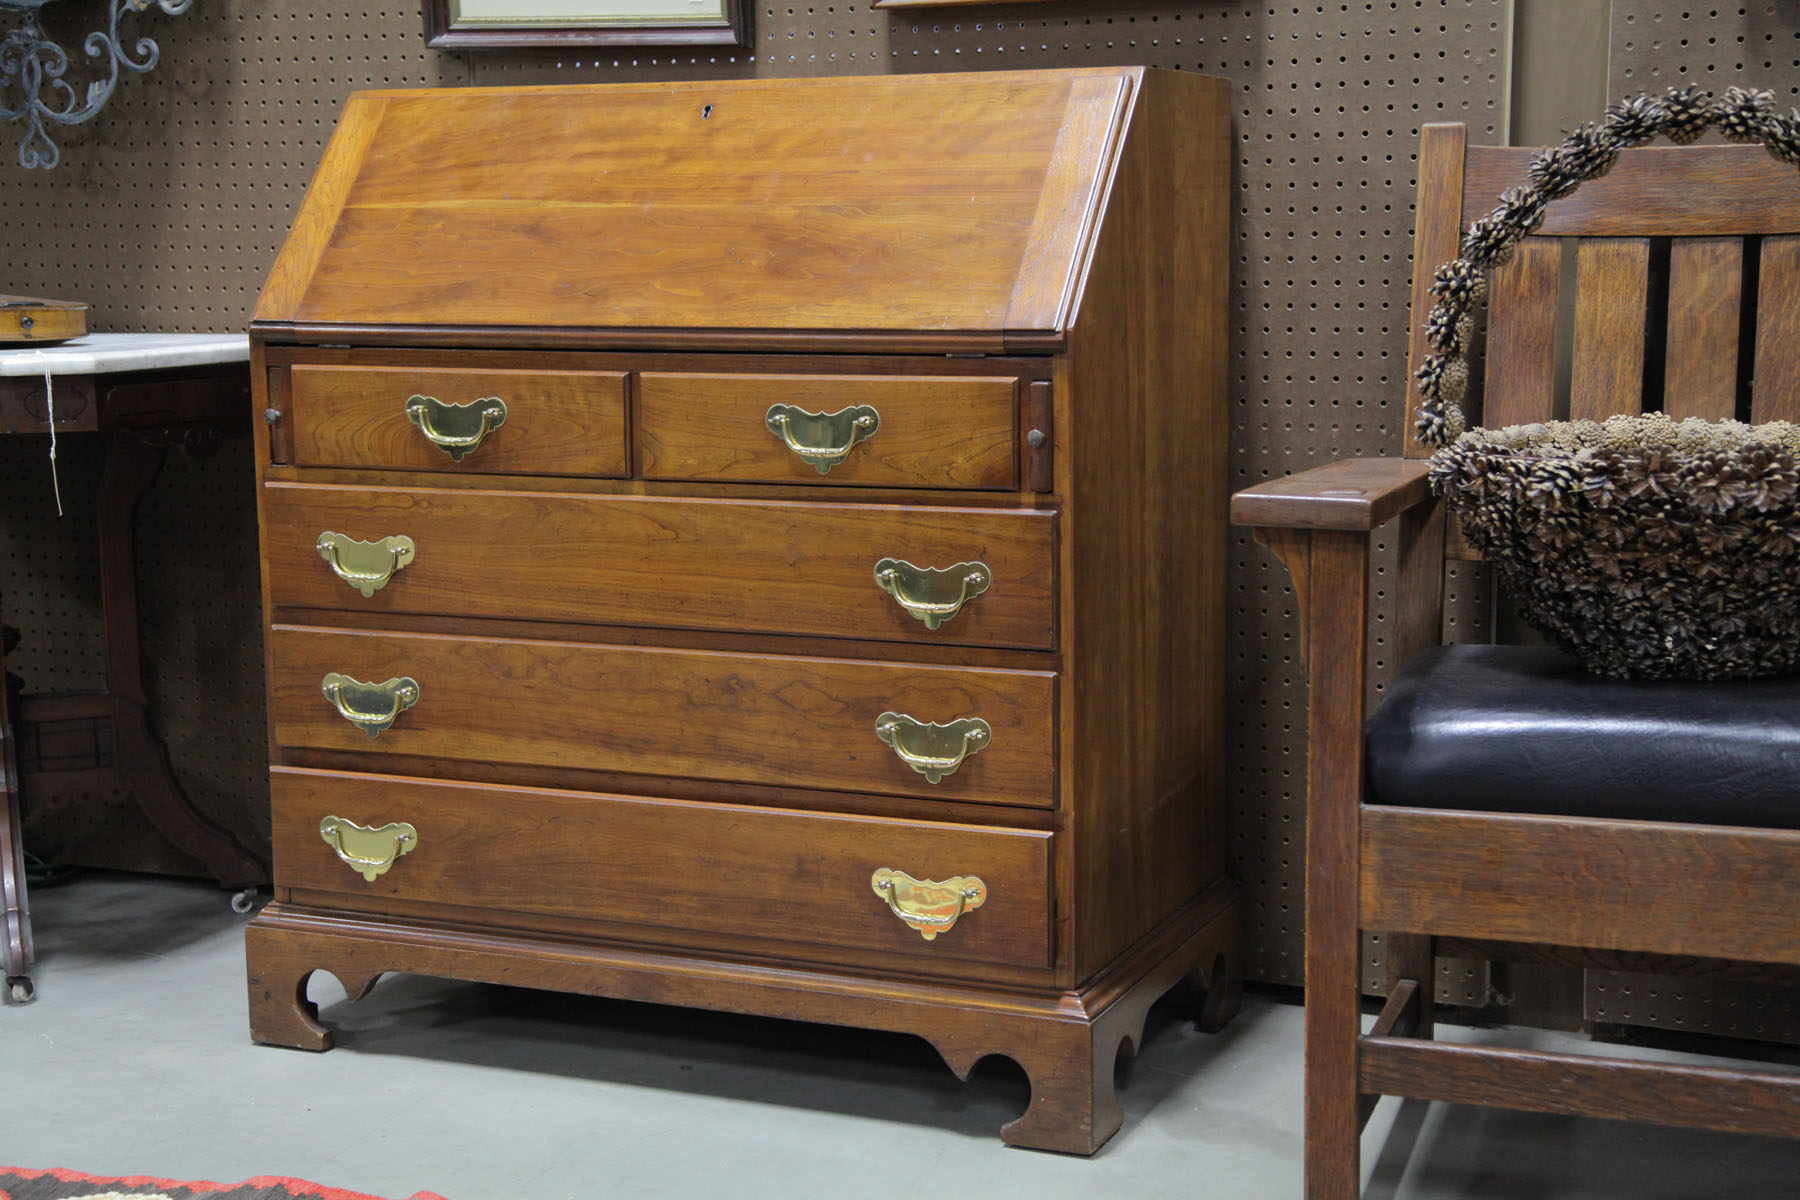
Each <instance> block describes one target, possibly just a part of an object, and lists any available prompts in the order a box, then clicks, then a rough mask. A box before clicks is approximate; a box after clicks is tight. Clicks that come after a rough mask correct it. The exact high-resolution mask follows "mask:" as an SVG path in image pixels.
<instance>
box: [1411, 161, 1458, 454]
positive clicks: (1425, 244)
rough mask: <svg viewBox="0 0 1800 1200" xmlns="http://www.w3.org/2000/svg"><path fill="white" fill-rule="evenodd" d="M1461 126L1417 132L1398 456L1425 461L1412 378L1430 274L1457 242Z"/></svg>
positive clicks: (1423, 349)
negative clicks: (1408, 324) (1403, 404)
mask: <svg viewBox="0 0 1800 1200" xmlns="http://www.w3.org/2000/svg"><path fill="white" fill-rule="evenodd" d="M1468 141H1469V130H1468V127H1467V126H1466V125H1427V126H1425V128H1424V129H1423V130H1421V131H1420V133H1419V203H1418V209H1417V211H1416V212H1415V213H1414V215H1413V282H1412V333H1411V336H1410V337H1409V338H1408V339H1407V354H1406V431H1405V433H1404V434H1403V435H1402V438H1403V440H1402V443H1401V446H1402V450H1401V453H1402V454H1404V455H1405V456H1406V457H1407V458H1426V457H1429V456H1430V454H1431V450H1430V449H1429V448H1428V447H1426V446H1424V445H1423V444H1421V443H1420V441H1419V437H1418V434H1417V433H1416V432H1415V429H1416V425H1415V423H1416V422H1417V420H1418V418H1419V401H1420V396H1419V389H1418V388H1417V387H1416V386H1414V384H1413V375H1414V373H1415V372H1417V371H1418V369H1419V364H1420V363H1421V362H1423V361H1424V360H1425V355H1426V354H1428V353H1429V352H1430V349H1429V347H1427V346H1426V344H1425V314H1426V313H1428V312H1430V311H1431V306H1432V303H1433V302H1434V297H1433V296H1432V294H1431V274H1432V272H1433V271H1435V270H1436V269H1437V267H1438V264H1440V263H1446V262H1449V261H1450V260H1451V259H1453V258H1455V257H1456V253H1457V246H1458V244H1459V242H1460V240H1461V238H1462V194H1463V185H1462V180H1463V160H1464V156H1465V153H1466V151H1467V149H1468Z"/></svg>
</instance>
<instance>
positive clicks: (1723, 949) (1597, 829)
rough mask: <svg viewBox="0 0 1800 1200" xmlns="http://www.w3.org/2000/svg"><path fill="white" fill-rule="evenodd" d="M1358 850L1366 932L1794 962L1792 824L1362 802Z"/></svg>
mask: <svg viewBox="0 0 1800 1200" xmlns="http://www.w3.org/2000/svg"><path fill="white" fill-rule="evenodd" d="M1362 860H1363V877H1362V887H1361V911H1362V918H1363V924H1364V926H1365V927H1367V928H1371V929H1398V930H1410V931H1420V932H1433V933H1438V934H1443V935H1446V936H1461V937H1487V938H1500V939H1503V940H1511V941H1521V942H1546V943H1550V944H1552V945H1572V946H1597V947H1607V948H1610V949H1615V950H1632V951H1644V952H1648V953H1657V954H1693V955H1702V956H1711V957H1731V958H1741V959H1749V960H1752V961H1760V962H1786V963H1800V935H1797V934H1796V932H1795V930H1794V923H1793V921H1792V920H1791V919H1790V917H1789V914H1790V913H1791V912H1792V911H1793V908H1794V906H1795V905H1796V904H1800V833H1792V832H1786V831H1780V830H1755V831H1747V830H1740V829H1732V828H1726V827H1713V826H1704V825H1675V824H1669V823H1659V822H1644V821H1637V822H1634V821H1601V820H1591V819H1587V820H1584V819H1579V818H1573V817H1551V816H1535V815H1525V814H1515V813H1458V812H1446V811H1437V810H1427V809H1409V808H1388V807H1382V806H1371V807H1370V808H1368V810H1367V811H1366V812H1365V814H1364V817H1363V832H1362ZM1524 864H1533V865H1535V866H1537V867H1538V869H1536V870H1525V869H1522V867H1523V865H1524ZM1677 881H1679V883H1678V884H1677Z"/></svg>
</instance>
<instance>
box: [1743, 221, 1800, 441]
mask: <svg viewBox="0 0 1800 1200" xmlns="http://www.w3.org/2000/svg"><path fill="white" fill-rule="evenodd" d="M1755 370H1756V373H1755V380H1754V382H1753V383H1752V385H1751V390H1750V416H1751V420H1753V421H1759V422H1760V421H1800V237H1765V238H1763V240H1762V270H1761V273H1760V275H1759V282H1758V288H1757V302H1756V369H1755Z"/></svg>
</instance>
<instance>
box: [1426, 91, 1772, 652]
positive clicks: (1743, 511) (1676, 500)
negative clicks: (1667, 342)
mask: <svg viewBox="0 0 1800 1200" xmlns="http://www.w3.org/2000/svg"><path fill="white" fill-rule="evenodd" d="M1709 128H1717V129H1718V130H1720V131H1721V132H1722V133H1723V134H1724V135H1725V136H1726V137H1727V138H1728V139H1730V140H1732V141H1738V142H1754V141H1761V142H1763V144H1764V145H1765V146H1766V147H1767V149H1768V151H1769V153H1770V154H1771V155H1772V156H1774V157H1775V158H1776V159H1778V160H1780V161H1783V162H1788V163H1794V164H1796V165H1800V111H1796V112H1793V113H1790V114H1789V115H1788V116H1785V117H1783V116H1777V115H1776V114H1775V112H1774V96H1773V94H1772V93H1770V92H1765V91H1749V90H1746V89H1743V88H1732V89H1731V90H1729V91H1727V92H1726V93H1725V94H1724V95H1723V96H1722V97H1720V98H1719V99H1718V100H1716V101H1715V100H1714V99H1713V98H1712V97H1711V96H1709V95H1707V94H1706V93H1704V92H1701V91H1698V90H1697V89H1694V88H1691V87H1689V88H1678V89H1674V90H1671V91H1669V92H1668V93H1666V94H1665V95H1663V96H1636V97H1633V98H1631V99H1628V100H1623V101H1620V102H1619V103H1617V104H1615V105H1613V106H1612V107H1611V108H1609V109H1608V110H1607V112H1606V117H1605V119H1604V120H1602V121H1600V122H1597V123H1593V124H1588V125H1583V126H1581V127H1580V128H1578V129H1576V130H1575V131H1574V132H1573V133H1571V134H1570V135H1569V136H1568V137H1567V138H1565V139H1564V140H1563V142H1562V143H1561V144H1560V145H1557V146H1552V147H1550V148H1549V149H1547V150H1545V151H1544V152H1542V153H1541V154H1539V155H1538V156H1537V158H1536V159H1535V160H1534V161H1533V162H1532V164H1531V168H1530V171H1529V174H1528V176H1527V179H1528V185H1527V186H1525V187H1518V188H1512V189H1509V190H1508V191H1506V192H1505V193H1503V194H1502V195H1501V197H1500V201H1499V205H1498V207H1496V208H1495V209H1494V210H1493V211H1492V212H1491V213H1488V214H1487V215H1486V216H1483V217H1481V218H1479V219H1477V220H1476V221H1475V222H1474V223H1472V224H1471V225H1470V226H1469V229H1468V231H1467V233H1466V234H1465V235H1464V236H1463V239H1462V243H1461V246H1460V247H1459V249H1460V257H1458V258H1456V259H1455V260H1453V261H1451V262H1449V263H1446V264H1444V265H1443V266H1442V267H1439V268H1438V270H1437V272H1436V274H1435V275H1434V276H1433V279H1432V283H1431V289H1430V290H1431V294H1432V295H1433V296H1434V297H1435V303H1434V304H1433V306H1432V308H1431V310H1430V311H1429V312H1428V313H1427V314H1426V316H1425V337H1426V341H1427V343H1428V344H1429V345H1430V347H1431V351H1432V352H1431V353H1430V354H1428V355H1427V356H1426V357H1425V359H1424V360H1423V362H1422V364H1421V366H1420V368H1419V371H1418V374H1417V379H1416V382H1417V385H1418V389H1419V394H1420V396H1421V397H1422V398H1423V401H1424V403H1423V404H1422V405H1421V406H1420V410H1419V418H1418V426H1417V428H1418V436H1419V440H1420V441H1421V442H1423V443H1424V444H1425V445H1427V446H1430V447H1432V448H1433V449H1434V451H1435V453H1434V454H1433V456H1432V463H1431V485H1432V489H1433V490H1434V491H1435V492H1437V493H1438V494H1439V495H1441V496H1443V497H1444V498H1445V504H1446V506H1447V507H1448V508H1449V509H1450V511H1452V512H1454V513H1455V514H1456V515H1457V516H1458V518H1459V519H1460V520H1461V522H1462V527H1463V531H1464V533H1465V535H1466V536H1467V537H1468V539H1469V541H1470V542H1471V543H1472V544H1473V545H1474V546H1475V547H1476V548H1477V549H1479V550H1480V551H1482V553H1483V555H1484V556H1485V557H1486V558H1487V559H1488V561H1489V562H1490V563H1491V564H1493V566H1494V567H1495V569H1496V571H1497V573H1498V576H1499V581H1500V584H1501V587H1502V588H1503V589H1504V590H1505V591H1506V592H1507V593H1508V595H1509V596H1510V597H1511V598H1512V600H1513V602H1514V604H1515V605H1516V606H1517V607H1518V609H1519V611H1520V613H1521V615H1523V616H1524V617H1525V618H1526V619H1527V620H1528V621H1530V622H1531V623H1532V624H1533V625H1535V626H1537V627H1538V628H1539V629H1542V630H1543V631H1544V632H1546V633H1548V634H1550V635H1551V636H1553V637H1555V638H1556V639H1557V640H1558V641H1559V642H1561V643H1562V644H1563V645H1564V646H1565V647H1567V648H1568V649H1569V650H1570V651H1571V652H1572V653H1573V654H1574V655H1575V656H1576V657H1577V658H1578V659H1580V660H1581V662H1582V663H1583V664H1584V665H1585V666H1586V667H1587V668H1588V669H1589V670H1591V671H1594V672H1596V673H1599V674H1602V675H1611V676H1619V677H1633V678H1650V679H1659V678H1682V679H1728V678H1746V677H1751V676H1764V675H1784V674H1789V673H1792V672H1794V671H1796V670H1800V466H1797V464H1800V426H1796V425H1791V424H1788V423H1787V422H1779V421H1778V422H1770V423H1767V424H1763V425H1756V426H1751V425H1745V424H1743V423H1742V422H1738V421H1716V422H1715V421H1703V420H1698V419H1693V420H1687V421H1680V422H1676V421H1673V420H1670V419H1669V418H1667V417H1665V416H1663V415H1662V414H1660V413H1649V414H1645V415H1643V416H1638V417H1614V418H1611V419H1610V420H1607V421H1604V422H1594V421H1555V422H1549V423H1546V424H1536V425H1516V426H1511V427H1509V428H1506V429H1498V430H1489V429H1479V428H1477V429H1470V430H1467V431H1465V430H1464V419H1463V414H1462V411H1461V409H1460V408H1459V407H1458V405H1459V403H1460V401H1461V400H1462V397H1463V394H1464V392H1465V391H1466V389H1467V387H1468V378H1469V376H1468V366H1467V358H1466V356H1467V354H1468V350H1469V342H1470V340H1471V337H1472V330H1473V328H1474V313H1475V309H1476V307H1477V306H1478V305H1480V304H1481V303H1482V302H1483V301H1484V300H1485V299H1486V296H1487V273H1488V272H1489V271H1490V270H1492V269H1494V268H1495V267H1498V266H1500V265H1502V264H1503V263H1505V262H1506V261H1508V260H1509V259H1510V258H1511V257H1512V254H1513V249H1514V247H1515V246H1516V245H1517V244H1518V242H1519V241H1520V240H1521V239H1522V238H1524V237H1527V236H1528V235H1530V234H1531V233H1532V232H1533V231H1535V230H1536V229H1537V228H1538V227H1539V226H1540V225H1541V224H1542V223H1543V219H1544V208H1545V206H1546V205H1547V204H1548V203H1549V202H1550V201H1552V200H1554V199H1557V198H1558V197H1561V196H1566V195H1568V194H1569V193H1570V192H1572V191H1574V190H1575V189H1576V188H1577V187H1578V186H1579V185H1580V184H1581V183H1582V182H1583V181H1584V180H1587V179H1593V178H1597V177H1598V176H1600V175H1604V174H1605V173H1606V172H1607V171H1608V170H1610V169H1611V167H1612V165H1613V164H1614V162H1616V161H1617V160H1618V156H1619V151H1620V150H1622V149H1626V148H1628V147H1631V146H1636V145H1640V144H1642V143H1644V142H1646V141H1649V140H1650V139H1652V138H1654V137H1656V136H1657V135H1659V134H1660V135H1662V136H1664V137H1667V138H1669V139H1670V140H1671V141H1674V142H1678V143H1687V142H1691V141H1693V140H1694V139H1695V138H1697V137H1699V136H1700V135H1701V134H1702V133H1704V132H1705V131H1706V130H1707V129H1709Z"/></svg>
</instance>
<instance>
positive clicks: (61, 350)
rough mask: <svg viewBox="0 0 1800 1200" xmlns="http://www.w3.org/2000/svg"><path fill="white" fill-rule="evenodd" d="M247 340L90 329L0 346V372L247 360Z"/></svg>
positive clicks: (81, 371) (97, 370)
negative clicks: (60, 338)
mask: <svg viewBox="0 0 1800 1200" xmlns="http://www.w3.org/2000/svg"><path fill="white" fill-rule="evenodd" d="M249 358H250V338H249V335H247V334H242V333H90V334H88V335H87V336H86V337H79V338H72V339H70V340H69V341H66V342H59V343H57V344H56V345H53V346H31V345H18V344H6V345H5V346H4V347H0V376H7V375H42V374H44V372H45V371H48V372H49V373H50V374H52V375H102V374H111V373H114V372H118V371H153V370H157V369H159V368H164V367H200V366H207V365H209V364H211V363H229V362H247V361H249Z"/></svg>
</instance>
